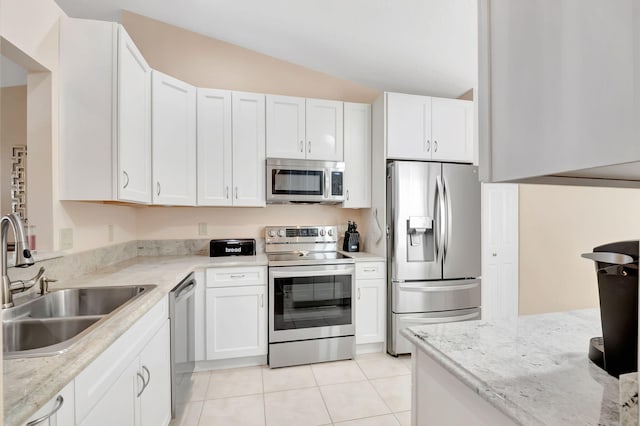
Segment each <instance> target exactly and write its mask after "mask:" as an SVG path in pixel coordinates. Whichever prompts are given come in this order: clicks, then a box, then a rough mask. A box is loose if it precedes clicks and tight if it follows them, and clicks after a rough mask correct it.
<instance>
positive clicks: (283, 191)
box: [266, 158, 344, 204]
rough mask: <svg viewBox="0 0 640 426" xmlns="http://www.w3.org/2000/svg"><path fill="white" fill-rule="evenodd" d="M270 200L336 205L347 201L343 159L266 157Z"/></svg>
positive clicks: (270, 202)
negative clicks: (345, 197)
mask: <svg viewBox="0 0 640 426" xmlns="http://www.w3.org/2000/svg"><path fill="white" fill-rule="evenodd" d="M266 182H267V203H268V204H287V203H319V204H337V203H341V202H343V201H344V184H343V182H344V163H343V162H341V161H318V160H293V159H285V158H267V179H266Z"/></svg>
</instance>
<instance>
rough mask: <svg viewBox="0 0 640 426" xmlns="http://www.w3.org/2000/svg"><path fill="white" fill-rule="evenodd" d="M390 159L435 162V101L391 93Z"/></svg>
mask: <svg viewBox="0 0 640 426" xmlns="http://www.w3.org/2000/svg"><path fill="white" fill-rule="evenodd" d="M386 96H387V157H388V158H390V159H407V160H430V159H431V145H432V144H431V142H432V141H431V98H430V97H428V96H418V95H405V94H402V93H387V94H386Z"/></svg>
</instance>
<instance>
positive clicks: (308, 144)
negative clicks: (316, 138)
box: [307, 141, 311, 154]
mask: <svg viewBox="0 0 640 426" xmlns="http://www.w3.org/2000/svg"><path fill="white" fill-rule="evenodd" d="M307 150H308V152H309V154H311V141H309V142H308V143H307Z"/></svg>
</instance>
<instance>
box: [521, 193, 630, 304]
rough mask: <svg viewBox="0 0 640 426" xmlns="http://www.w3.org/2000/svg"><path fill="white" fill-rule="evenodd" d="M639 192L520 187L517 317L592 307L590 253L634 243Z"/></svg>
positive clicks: (594, 298)
mask: <svg viewBox="0 0 640 426" xmlns="http://www.w3.org/2000/svg"><path fill="white" fill-rule="evenodd" d="M639 212H640V190H638V189H622V188H615V189H614V188H590V187H569V186H550V185H549V186H547V185H520V314H521V315H523V314H530V313H540V312H552V311H564V310H569V309H582V308H595V307H598V289H597V281H596V274H595V269H594V265H593V262H592V261H590V260H587V259H583V258H581V257H580V254H581V253H586V252H589V251H591V250H593V248H594V247H596V246H598V245H601V244H604V243H608V242H613V241H618V240H631V239H638V238H640V214H639Z"/></svg>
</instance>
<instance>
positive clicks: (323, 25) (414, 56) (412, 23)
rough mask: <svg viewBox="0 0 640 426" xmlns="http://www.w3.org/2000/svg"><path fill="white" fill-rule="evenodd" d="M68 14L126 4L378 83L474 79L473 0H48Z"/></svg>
mask: <svg viewBox="0 0 640 426" xmlns="http://www.w3.org/2000/svg"><path fill="white" fill-rule="evenodd" d="M56 1H57V3H58V4H59V5H60V7H61V8H62V9H63V10H64V11H65V12H66V13H67V14H68V15H69V16H72V17H77V18H93V19H104V20H113V21H116V20H118V17H119V11H120V10H121V9H126V10H129V11H132V12H135V13H138V14H141V15H145V16H148V17H150V18H153V19H157V20H160V21H163V22H167V23H170V24H173V25H176V26H178V27H182V28H185V29H188V30H191V31H194V32H197V33H200V34H204V35H207V36H210V37H214V38H217V39H220V40H224V41H227V42H229V43H233V44H236V45H239V46H242V47H246V48H248V49H251V50H255V51H258V52H261V53H264V54H267V55H271V56H274V57H276V58H279V59H282V60H285V61H289V62H293V63H296V64H300V65H303V66H306V67H309V68H312V69H315V70H318V71H322V72H325V73H328V74H331V75H334V76H337V77H342V78H346V79H348V80H352V81H355V82H358V83H361V84H363V85H366V86H369V87H372V88H375V89H378V90H387V91H398V92H407V93H417V94H429V95H435V96H448V97H457V96H459V95H461V94H462V93H464V92H466V91H467V90H468V89H470V88H472V87H474V86H476V80H477V53H476V52H477V6H476V0H180V1H175V0H91V1H87V0H56Z"/></svg>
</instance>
